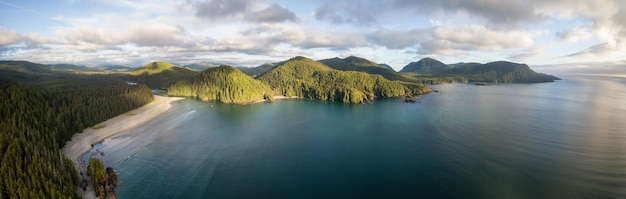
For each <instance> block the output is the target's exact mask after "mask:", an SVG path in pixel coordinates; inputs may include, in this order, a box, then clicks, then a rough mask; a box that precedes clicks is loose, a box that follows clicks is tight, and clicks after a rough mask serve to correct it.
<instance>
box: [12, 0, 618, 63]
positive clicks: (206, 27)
mask: <svg viewBox="0 0 626 199" xmlns="http://www.w3.org/2000/svg"><path fill="white" fill-rule="evenodd" d="M625 40H626V1H624V0H592V1H590V0H436V1H431V0H387V1H384V0H332V1H331V0H298V1H295V0H291V1H288V0H256V1H255V0H160V1H153V0H56V1H55V0H40V1H30V0H0V60H26V61H32V62H38V63H46V64H53V63H67V64H80V65H94V66H99V65H126V66H141V65H144V64H147V63H149V62H151V61H156V60H160V61H167V62H172V63H176V64H181V65H183V64H191V63H198V62H210V63H223V64H232V65H236V66H249V67H254V66H258V65H261V64H263V63H271V62H278V61H283V60H286V59H289V58H291V57H295V56H305V57H309V58H312V59H326V58H333V57H342V58H343V57H347V56H351V55H354V56H359V57H363V58H367V59H369V60H371V61H374V62H377V63H386V64H389V65H391V66H392V67H393V68H394V69H395V70H400V69H401V68H402V67H404V66H405V65H406V64H409V63H410V62H415V61H418V60H420V59H422V58H425V57H431V58H435V59H438V60H440V61H442V62H444V63H448V64H452V63H458V62H480V63H486V62H491V61H498V60H506V61H513V62H519V63H526V64H529V65H530V66H531V67H532V68H539V69H541V70H545V71H551V70H585V71H597V72H598V73H608V72H621V73H626V41H625ZM541 70H540V72H541Z"/></svg>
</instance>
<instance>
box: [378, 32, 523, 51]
mask: <svg viewBox="0 0 626 199" xmlns="http://www.w3.org/2000/svg"><path fill="white" fill-rule="evenodd" d="M534 34H535V33H534V32H532V31H530V32H529V31H500V30H491V29H488V28H487V27H484V26H481V25H442V26H438V27H431V28H416V29H410V30H379V31H375V32H373V33H370V34H367V39H368V41H369V42H370V44H372V45H377V46H382V47H386V48H388V49H405V48H417V50H409V51H412V52H415V53H418V54H425V55H431V54H443V55H449V56H452V55H458V54H463V53H461V51H481V52H487V51H499V50H509V49H519V48H527V47H531V46H533V45H534V40H533V35H534Z"/></svg>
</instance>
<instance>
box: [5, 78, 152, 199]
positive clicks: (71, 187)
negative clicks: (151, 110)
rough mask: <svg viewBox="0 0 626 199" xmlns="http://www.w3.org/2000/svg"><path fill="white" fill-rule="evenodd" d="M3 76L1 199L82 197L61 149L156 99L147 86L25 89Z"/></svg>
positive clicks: (70, 82) (101, 83)
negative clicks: (82, 134)
mask: <svg viewBox="0 0 626 199" xmlns="http://www.w3.org/2000/svg"><path fill="white" fill-rule="evenodd" d="M2 76H3V75H2V74H0V198H78V196H77V195H76V192H75V189H76V186H77V183H78V176H77V174H76V171H75V170H74V167H73V164H72V162H71V161H70V160H68V159H66V158H64V157H63V155H61V151H60V148H61V147H62V146H63V145H64V144H65V143H66V141H68V140H70V139H71V137H72V135H73V134H75V133H79V132H81V131H82V130H83V129H84V128H88V127H90V126H94V125H95V124H98V123H100V122H103V121H105V120H107V119H109V118H112V117H114V116H117V115H119V114H122V113H124V112H127V111H130V110H132V109H135V108H138V107H140V106H142V105H144V104H146V103H148V102H150V101H152V99H153V98H152V94H151V92H150V89H149V88H148V87H146V86H143V85H136V86H130V85H128V84H126V83H125V82H124V81H121V80H119V79H100V78H96V79H94V78H91V77H89V76H84V77H78V76H62V77H60V78H57V77H47V78H45V80H43V81H45V82H39V81H42V79H41V78H32V77H31V79H30V81H29V82H28V83H29V84H26V83H22V82H15V81H12V80H10V79H9V78H5V77H2ZM34 77H35V76H34ZM31 84H32V85H31ZM33 85H37V86H33Z"/></svg>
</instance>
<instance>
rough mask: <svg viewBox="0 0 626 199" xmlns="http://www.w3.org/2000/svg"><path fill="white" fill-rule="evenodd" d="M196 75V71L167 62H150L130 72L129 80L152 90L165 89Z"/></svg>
mask: <svg viewBox="0 0 626 199" xmlns="http://www.w3.org/2000/svg"><path fill="white" fill-rule="evenodd" d="M198 73H199V72H198V71H194V70H191V69H189V68H183V67H180V66H176V65H174V64H170V63H167V62H152V63H149V64H147V65H145V66H143V67H140V68H137V69H136V70H134V71H133V72H131V73H130V75H131V77H129V80H130V81H136V82H138V83H142V84H146V85H148V86H150V87H153V88H155V87H156V88H167V87H169V86H170V85H172V84H174V83H175V82H177V81H180V80H185V79H188V78H191V77H193V76H196V75H198Z"/></svg>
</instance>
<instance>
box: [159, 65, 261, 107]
mask: <svg viewBox="0 0 626 199" xmlns="http://www.w3.org/2000/svg"><path fill="white" fill-rule="evenodd" d="M168 94H169V95H170V96H180V97H196V98H198V99H201V100H204V101H207V100H215V101H220V102H223V103H235V104H245V103H250V102H254V101H257V100H263V99H265V100H268V101H272V100H273V95H272V93H271V90H270V87H269V86H267V85H265V84H264V83H262V82H260V81H259V80H256V79H253V78H252V77H250V76H248V75H246V74H244V73H243V72H241V71H240V70H238V69H236V68H234V67H231V66H220V67H216V68H210V69H207V70H205V71H203V72H202V73H200V74H199V75H197V76H195V77H193V78H191V79H189V80H182V81H179V82H176V84H174V85H172V86H170V87H169V89H168Z"/></svg>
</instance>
